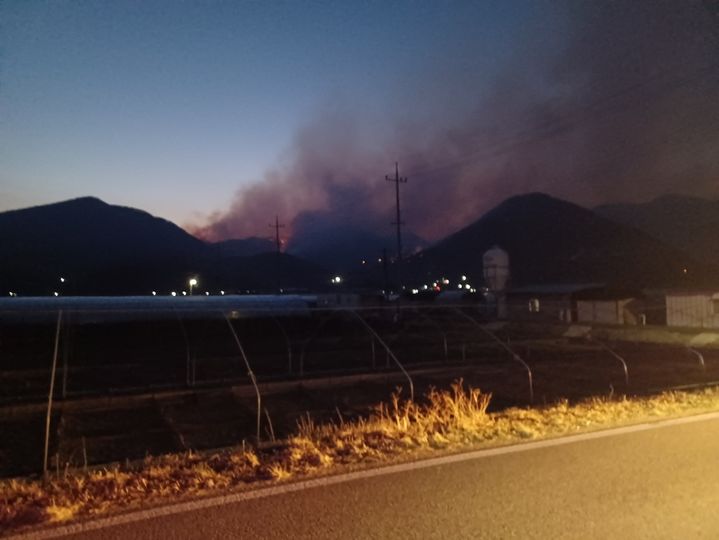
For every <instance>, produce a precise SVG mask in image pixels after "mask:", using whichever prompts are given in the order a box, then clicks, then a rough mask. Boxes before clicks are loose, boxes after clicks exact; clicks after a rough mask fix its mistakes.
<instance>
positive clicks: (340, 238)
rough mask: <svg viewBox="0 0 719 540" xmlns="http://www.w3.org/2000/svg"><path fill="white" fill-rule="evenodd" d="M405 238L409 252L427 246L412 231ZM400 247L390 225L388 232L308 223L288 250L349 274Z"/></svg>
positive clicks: (336, 270) (404, 241)
mask: <svg viewBox="0 0 719 540" xmlns="http://www.w3.org/2000/svg"><path fill="white" fill-rule="evenodd" d="M402 241H403V246H404V247H403V251H404V252H405V253H413V252H415V251H417V250H419V249H420V248H423V247H425V246H426V245H427V242H426V241H424V240H422V239H421V238H419V237H418V236H416V235H415V234H413V233H411V232H409V231H405V232H404V233H403V235H402ZM396 246H397V239H396V237H395V235H394V232H393V231H392V230H391V229H390V227H389V225H388V226H387V233H386V234H378V233H376V232H374V231H371V230H369V229H365V228H361V227H354V226H344V227H337V226H332V227H327V226H317V227H307V226H304V227H303V228H302V229H301V230H300V231H299V232H298V233H297V235H296V237H295V238H293V239H292V240H291V241H290V244H289V246H288V248H287V251H288V253H292V254H295V255H297V256H300V257H302V258H304V259H307V260H310V261H313V262H315V263H317V264H320V265H322V266H324V267H326V268H329V269H331V270H332V271H333V272H339V273H345V272H353V271H361V270H362V261H363V260H364V261H368V262H369V261H375V260H377V258H378V257H379V256H381V254H382V250H383V249H387V252H388V254H390V255H393V254H394V253H395V252H396V249H397V248H396Z"/></svg>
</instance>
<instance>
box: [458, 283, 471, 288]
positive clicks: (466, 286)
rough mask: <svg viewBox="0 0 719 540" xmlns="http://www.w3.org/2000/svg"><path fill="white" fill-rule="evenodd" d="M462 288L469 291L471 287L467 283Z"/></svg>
mask: <svg viewBox="0 0 719 540" xmlns="http://www.w3.org/2000/svg"><path fill="white" fill-rule="evenodd" d="M460 287H461V285H460ZM464 288H465V289H468V290H469V289H471V288H472V287H470V285H469V283H467V284H466V285H465V286H464Z"/></svg>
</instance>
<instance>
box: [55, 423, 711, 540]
mask: <svg viewBox="0 0 719 540" xmlns="http://www.w3.org/2000/svg"><path fill="white" fill-rule="evenodd" d="M63 538H68V539H69V538H72V539H78V540H79V539H83V540H89V539H92V540H111V539H127V538H146V539H163V540H164V539H168V538H177V539H184V538H188V539H189V538H193V539H198V540H199V539H202V540H206V539H213V538H218V539H220V538H221V539H228V538H252V539H259V538H316V539H319V538H323V539H324V538H327V539H330V538H331V539H345V538H347V539H354V538H360V539H361V538H381V539H395V538H418V539H420V538H421V539H430V538H451V539H460V538H468V539H469V538H471V539H477V538H553V539H554V538H571V539H579V538H632V539H634V538H652V539H655V538H672V539H679V538H681V539H688V538H719V419H716V418H715V419H710V420H703V421H699V422H692V423H684V424H680V425H670V426H665V427H661V428H657V429H649V430H645V431H638V432H631V433H624V434H619V435H612V436H607V437H602V438H596V439H591V440H582V441H578V442H572V443H570V444H562V445H558V446H549V447H540V448H534V449H531V450H527V451H522V452H514V453H506V454H500V455H494V456H491V457H483V458H481V459H469V460H465V461H461V462H455V463H449V464H443V465H434V466H430V467H425V468H418V469H415V470H410V471H402V472H395V473H392V474H384V475H380V476H374V477H369V478H360V479H354V480H351V481H347V482H341V483H335V484H332V485H324V486H319V487H313V488H310V489H305V490H301V491H295V492H285V493H280V494H275V495H272V496H268V497H262V498H257V499H253V500H245V501H242V502H237V503H232V504H225V505H221V506H214V507H211V508H204V509H199V510H193V511H188V512H184V513H181V514H176V515H167V516H162V517H154V518H149V519H144V520H141V521H136V522H133V523H126V524H122V525H115V526H110V527H107V528H102V529H98V530H92V531H86V532H82V533H78V534H73V535H70V536H64V537H63Z"/></svg>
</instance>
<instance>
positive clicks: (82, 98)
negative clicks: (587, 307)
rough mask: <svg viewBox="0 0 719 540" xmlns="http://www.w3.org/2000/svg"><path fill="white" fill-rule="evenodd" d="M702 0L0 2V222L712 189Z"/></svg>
mask: <svg viewBox="0 0 719 540" xmlns="http://www.w3.org/2000/svg"><path fill="white" fill-rule="evenodd" d="M718 25H719V21H718V20H717V19H716V18H715V17H714V16H713V15H712V12H711V11H710V9H707V7H706V5H705V4H704V3H703V2H701V1H696V2H694V1H691V0H686V1H685V0H681V1H676V0H671V1H662V0H659V1H650V2H643V1H635V0H629V1H626V2H609V1H607V2H602V3H590V2H574V1H567V2H557V1H555V2H539V1H527V2H521V1H513V2H478V1H477V2H444V1H436V2H331V3H330V2H229V1H226V2H220V1H209V0H208V1H204V2H199V1H197V2H191V1H179V0H171V1H151V0H142V1H140V0H138V1H129V0H123V1H118V2H100V1H94V2H92V1H88V2H70V1H60V0H58V1H52V2H51V1H44V2H40V1H38V2H36V1H32V0H23V1H15V2H2V3H0V164H1V166H0V210H6V209H11V208H17V207H23V206H30V205H35V204H43V203H48V202H54V201H58V200H62V199H67V198H72V197H77V196H83V195H94V196H97V197H100V198H102V199H104V200H105V201H106V202H109V203H113V204H121V205H128V206H134V207H138V208H142V209H145V210H147V211H149V212H151V213H153V214H156V215H159V216H162V217H165V218H167V219H170V220H173V221H175V222H177V223H178V224H180V225H182V226H185V227H186V228H188V229H189V230H191V231H193V232H195V233H196V234H198V235H200V236H203V237H205V238H208V239H221V238H231V237H242V236H248V235H253V234H259V235H261V236H267V224H268V223H269V222H270V221H272V220H273V218H274V216H275V214H279V215H280V216H281V219H282V220H283V221H285V222H286V223H287V224H288V229H287V231H288V233H291V232H292V231H295V232H296V231H300V230H301V229H302V226H303V224H306V223H308V222H313V223H317V222H318V221H319V222H320V223H322V224H325V226H327V227H331V226H334V225H336V224H337V223H342V224H345V225H346V224H349V225H354V226H358V227H369V228H374V229H379V228H387V227H388V226H389V225H388V223H389V220H390V219H391V212H392V205H393V203H394V200H393V196H392V195H393V192H392V186H391V185H389V184H388V183H386V182H385V181H384V175H385V174H389V173H392V172H393V168H394V162H395V161H396V160H397V161H399V163H400V172H401V174H402V175H403V176H408V177H409V183H408V184H407V185H406V186H403V190H404V192H403V197H404V205H405V209H406V222H407V226H408V228H409V229H411V230H413V231H415V232H416V233H418V234H419V235H421V236H423V237H425V238H427V239H430V240H433V239H436V238H439V237H441V236H442V235H444V234H446V233H448V232H451V231H453V230H456V229H457V228H459V227H461V226H462V225H465V224H466V223H468V222H469V221H471V220H473V219H476V218H477V217H478V216H479V215H480V214H481V213H482V212H483V211H486V210H487V209H489V208H491V207H492V206H493V205H495V204H497V203H498V202H500V201H501V200H502V199H504V198H506V197H507V196H510V195H513V194H517V193H524V192H528V191H544V192H548V193H550V194H553V195H556V196H559V197H562V198H566V199H569V200H572V201H574V202H577V203H580V204H583V205H587V206H592V205H595V204H599V203H603V202H618V201H642V200H648V199H651V198H653V197H654V196H657V195H660V194H663V193H668V192H680V193H688V194H693V195H698V196H704V197H713V198H716V197H719V160H718V159H717V156H718V155H719V67H718V66H719V26H718Z"/></svg>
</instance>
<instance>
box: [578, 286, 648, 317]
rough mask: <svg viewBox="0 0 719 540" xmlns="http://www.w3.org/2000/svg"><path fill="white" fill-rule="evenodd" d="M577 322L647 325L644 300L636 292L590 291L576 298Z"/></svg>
mask: <svg viewBox="0 0 719 540" xmlns="http://www.w3.org/2000/svg"><path fill="white" fill-rule="evenodd" d="M575 299H576V302H577V319H576V320H577V322H581V323H590V324H622V325H625V324H626V325H645V324H646V323H647V317H646V314H645V311H644V305H645V304H644V299H643V296H642V294H641V293H639V292H635V291H612V290H607V289H604V290H589V291H582V292H580V293H578V294H577V295H576V296H575Z"/></svg>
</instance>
